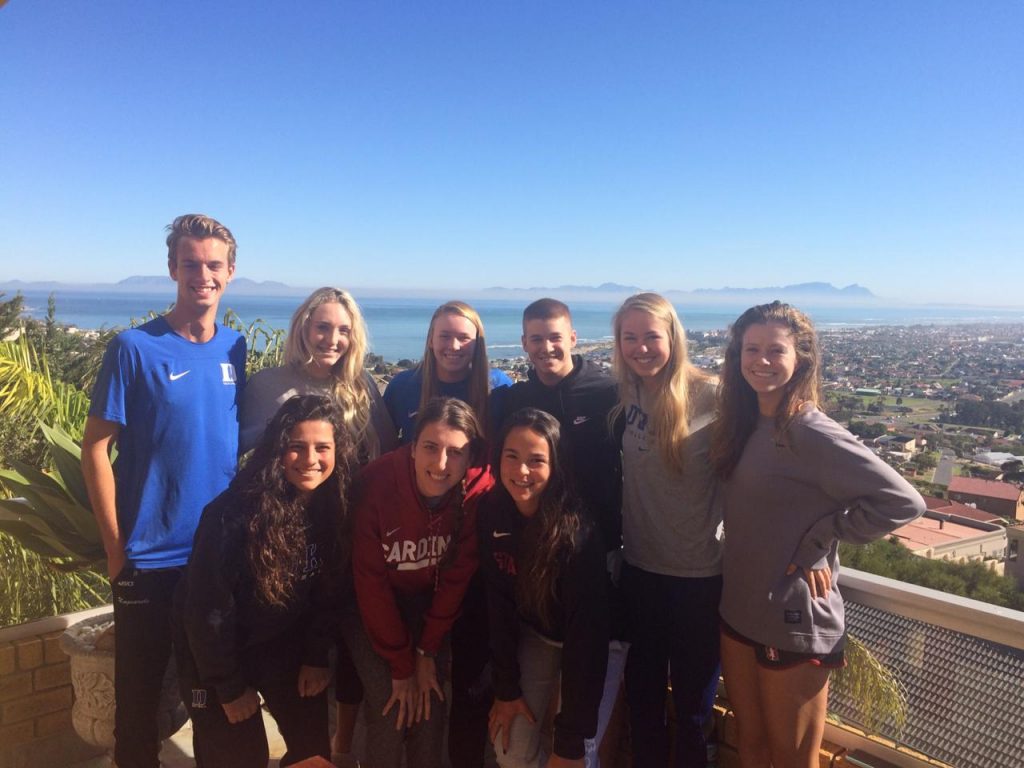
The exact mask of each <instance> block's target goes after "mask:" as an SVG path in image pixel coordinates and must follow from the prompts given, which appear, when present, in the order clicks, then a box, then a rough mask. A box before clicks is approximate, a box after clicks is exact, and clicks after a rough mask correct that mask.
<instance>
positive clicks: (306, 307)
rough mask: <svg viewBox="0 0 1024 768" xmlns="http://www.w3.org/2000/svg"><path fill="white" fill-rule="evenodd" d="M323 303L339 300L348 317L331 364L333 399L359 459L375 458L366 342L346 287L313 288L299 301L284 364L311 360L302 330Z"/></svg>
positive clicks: (356, 307) (362, 323) (363, 327)
mask: <svg viewBox="0 0 1024 768" xmlns="http://www.w3.org/2000/svg"><path fill="white" fill-rule="evenodd" d="M323 304H340V305H341V307H342V309H344V310H345V311H346V312H347V313H348V315H349V317H351V318H352V330H351V333H350V334H349V342H348V349H347V350H346V352H345V354H344V355H343V356H342V358H341V359H340V360H339V361H338V362H336V363H335V364H334V365H333V366H332V367H331V383H332V393H333V395H334V399H335V400H336V401H337V404H338V409H339V411H340V412H341V418H342V421H343V422H344V424H345V426H346V427H347V428H348V429H349V431H350V433H351V434H352V437H353V439H354V441H355V443H356V445H358V446H359V452H360V454H363V455H361V456H360V459H361V460H369V459H373V458H376V457H377V455H378V454H379V453H380V439H379V437H378V436H377V432H376V430H375V429H374V428H373V419H372V418H371V417H370V406H371V404H372V402H373V401H372V399H371V397H370V389H369V383H368V381H367V377H366V372H365V370H364V369H363V363H364V361H365V359H366V349H367V346H368V341H367V336H366V322H365V321H364V320H363V313H362V312H361V311H360V310H359V305H358V304H357V303H356V300H355V299H353V298H352V295H351V294H350V293H349V292H348V291H344V290H342V289H341V288H330V287H325V288H317V289H316V290H315V291H313V293H311V294H310V295H309V297H308V298H307V299H306V300H305V301H304V302H302V304H300V305H299V308H298V309H296V310H295V314H294V315H292V322H291V325H290V326H289V328H288V338H287V339H285V342H284V359H285V364H287V365H291V366H294V367H296V368H305V366H307V365H309V363H311V362H312V361H313V350H312V349H310V348H309V343H308V342H307V341H306V332H307V331H308V330H309V323H310V321H311V320H312V317H313V313H314V312H315V311H316V308H317V307H319V306H321V305H323Z"/></svg>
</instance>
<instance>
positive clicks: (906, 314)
mask: <svg viewBox="0 0 1024 768" xmlns="http://www.w3.org/2000/svg"><path fill="white" fill-rule="evenodd" d="M22 293H23V295H24V296H25V306H26V312H27V314H29V315H31V316H32V317H35V318H40V319H41V318H44V317H46V305H47V297H48V295H49V294H48V293H46V292H39V291H23V292H22ZM5 298H7V297H5ZM357 299H358V297H357ZM173 300H174V294H173V292H169V293H168V294H167V295H166V296H165V295H163V294H155V293H108V294H97V293H84V292H75V291H66V290H61V291H57V292H56V302H57V304H56V312H57V321H58V322H60V323H62V324H66V325H74V326H77V327H79V328H84V329H98V328H112V327H122V328H126V327H128V326H129V325H130V324H131V320H132V318H137V319H142V318H144V317H145V316H146V314H147V313H148V312H150V311H151V310H152V311H155V312H163V311H165V310H166V309H167V308H168V306H169V305H170V303H171V302H172V301H173ZM301 301H302V298H301V297H295V296H249V295H237V296H232V295H231V293H230V292H229V293H228V294H227V295H226V296H225V297H224V299H223V301H222V302H221V309H222V310H225V309H229V308H230V309H232V310H234V312H235V313H237V314H238V316H239V317H240V318H241V320H242V321H243V322H245V323H251V322H254V321H256V320H257V319H260V320H263V321H264V322H266V323H267V324H269V325H270V326H271V327H273V328H282V329H287V328H288V324H289V322H290V320H291V315H292V312H294V311H295V308H296V307H297V306H298V305H299V304H300V303H301ZM438 303H439V302H438V301H437V300H436V299H403V298H393V299H391V298H375V299H366V300H360V302H359V305H360V307H361V308H362V310H363V314H364V315H365V316H366V322H367V325H368V326H369V330H370V345H371V349H372V351H373V352H375V353H377V354H379V355H382V356H383V357H384V359H385V360H392V361H394V360H400V359H402V358H409V359H412V360H417V359H419V358H420V357H421V356H422V354H423V347H424V341H425V338H426V333H427V326H428V324H429V323H430V316H431V315H432V314H433V312H434V310H435V309H436V308H437V306H438ZM471 303H472V305H473V306H474V307H475V308H476V310H477V311H478V312H479V313H480V316H481V317H482V319H483V322H484V329H485V331H486V337H487V349H488V352H489V353H490V356H491V357H493V358H499V357H516V356H519V355H521V354H522V347H521V346H520V343H519V338H520V335H521V334H522V327H521V322H522V311H523V307H524V306H525V302H524V301H507V300H493V299H492V300H479V301H474V302H471ZM571 308H572V313H573V324H574V325H575V327H576V331H577V334H578V336H579V339H580V341H581V342H596V341H607V340H610V339H611V319H612V314H613V313H614V312H615V309H616V305H614V304H607V303H600V304H596V303H595V304H590V303H581V302H572V304H571ZM802 308H803V309H805V311H807V312H808V313H809V314H810V315H811V317H812V319H813V320H814V322H815V324H816V325H817V326H818V327H819V328H828V327H833V326H861V325H864V326H868V325H949V324H957V323H1024V310H1004V309H984V308H976V307H974V308H968V307H951V308H945V307H944V308H936V307H886V308H880V307H871V308H858V307H849V306H844V307H828V308H815V307H811V306H807V307H802ZM677 309H678V311H679V313H680V316H681V317H682V319H683V324H684V325H685V326H686V327H687V328H688V329H690V330H697V331H710V330H718V329H725V328H727V327H728V325H729V324H730V323H731V322H732V321H733V320H735V319H736V317H737V316H738V315H739V313H740V312H742V311H743V310H744V309H746V306H745V305H744V306H740V305H736V306H715V307H707V306H687V305H685V304H684V305H677Z"/></svg>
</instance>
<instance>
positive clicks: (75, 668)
mask: <svg viewBox="0 0 1024 768" xmlns="http://www.w3.org/2000/svg"><path fill="white" fill-rule="evenodd" d="M168 631H170V630H168ZM60 647H61V648H62V649H63V650H64V652H65V653H66V654H67V655H68V656H69V657H70V658H71V685H72V687H73V688H74V690H75V703H74V705H73V706H72V709H71V722H72V724H73V725H74V728H75V732H76V733H77V734H78V735H79V736H81V737H82V739H83V740H84V741H85V742H86V743H88V744H93V745H95V746H97V747H103V748H105V749H113V748H114V614H113V612H110V613H104V614H100V615H99V616H94V617H93V618H91V619H85V620H84V621H80V622H78V623H77V624H75V625H73V626H71V627H68V628H67V629H66V630H65V631H64V634H63V635H61V638H60ZM157 718H158V726H159V731H160V738H161V739H166V738H167V737H168V736H171V735H172V734H173V733H175V732H176V731H177V730H178V729H179V728H181V726H183V725H184V724H185V721H186V720H188V713H187V711H186V710H185V705H184V704H182V703H181V696H180V695H179V693H178V680H177V673H176V671H175V668H174V658H173V657H172V658H171V663H170V664H169V665H168V668H167V674H166V675H165V676H164V684H163V689H162V691H161V692H160V705H159V708H158V713H157Z"/></svg>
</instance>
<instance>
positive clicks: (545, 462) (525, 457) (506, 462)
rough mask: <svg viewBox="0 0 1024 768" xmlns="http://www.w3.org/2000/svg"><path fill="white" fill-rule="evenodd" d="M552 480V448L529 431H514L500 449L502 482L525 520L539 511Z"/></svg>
mask: <svg viewBox="0 0 1024 768" xmlns="http://www.w3.org/2000/svg"><path fill="white" fill-rule="evenodd" d="M550 480H551V446H549V445H548V441H547V439H546V438H545V437H544V436H543V435H540V434H538V433H537V432H534V431H533V430H532V429H530V428H529V427H513V428H512V429H511V430H509V433H508V435H507V436H506V437H505V443H504V444H503V445H502V448H501V482H502V485H504V486H505V490H506V491H508V495H509V496H511V497H512V501H513V502H515V505H516V509H518V510H519V513H520V514H521V515H523V516H525V517H532V516H533V515H535V514H536V512H537V510H538V509H540V499H541V495H542V494H543V493H544V489H545V488H547V487H548V482H549V481H550Z"/></svg>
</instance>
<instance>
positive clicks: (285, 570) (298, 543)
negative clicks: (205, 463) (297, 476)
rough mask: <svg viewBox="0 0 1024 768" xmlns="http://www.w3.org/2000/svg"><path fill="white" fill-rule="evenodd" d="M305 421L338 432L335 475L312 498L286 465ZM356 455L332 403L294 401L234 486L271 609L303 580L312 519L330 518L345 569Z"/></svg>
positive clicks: (312, 398) (249, 554)
mask: <svg viewBox="0 0 1024 768" xmlns="http://www.w3.org/2000/svg"><path fill="white" fill-rule="evenodd" d="M304 421H325V422H327V423H328V424H330V425H331V429H332V431H333V433H334V472H333V474H332V475H331V477H330V478H328V479H327V480H326V481H325V482H324V483H322V484H321V485H320V487H319V488H317V489H316V491H314V493H313V496H312V497H310V498H308V499H305V498H303V497H302V496H301V495H300V494H298V493H297V492H296V489H295V487H294V486H293V485H292V484H291V483H290V482H288V480H287V479H286V478H285V475H284V470H283V468H282V466H281V456H282V455H283V454H284V452H285V450H286V449H287V447H288V442H289V439H290V436H291V432H292V430H293V429H294V428H295V426H296V425H298V424H300V423H302V422H304ZM353 453H354V448H353V444H352V438H351V436H350V435H349V433H348V431H347V430H346V429H345V427H344V424H343V422H342V420H341V415H340V413H339V412H338V408H337V406H336V405H335V404H334V402H333V401H332V400H331V399H330V398H328V397H324V396H323V395H303V396H300V397H293V398H291V399H290V400H288V401H286V402H285V403H284V404H283V405H282V406H281V407H280V409H278V411H277V413H276V414H274V418H272V419H271V420H270V423H269V424H267V428H266V429H265V430H264V432H263V437H262V438H261V440H260V442H259V444H258V445H257V446H256V448H255V450H254V451H253V452H252V455H251V456H250V457H249V460H248V461H246V463H245V464H244V465H243V466H242V468H241V469H240V470H239V471H238V474H237V475H235V479H234V480H233V481H232V482H231V491H232V492H233V493H234V494H236V496H237V498H238V503H237V504H235V505H233V511H234V512H235V513H236V514H239V515H244V516H245V517H246V518H247V520H246V528H247V532H248V536H247V538H246V558H247V561H248V563H249V568H250V570H251V572H252V577H253V580H254V582H255V586H256V592H257V595H258V596H259V597H261V598H262V599H263V600H264V601H265V602H266V603H268V604H269V605H278V606H281V605H284V604H285V602H286V601H287V600H288V598H289V597H290V596H291V595H292V593H293V588H294V586H295V582H296V580H297V579H298V576H299V574H298V573H296V566H295V564H296V563H297V562H299V561H300V559H301V558H302V556H303V553H304V551H305V548H306V537H307V529H308V527H309V522H310V518H311V517H312V516H315V515H324V516H325V519H324V520H323V521H322V522H323V523H324V524H326V525H328V526H330V527H331V528H332V529H333V530H334V532H335V537H334V538H335V548H336V552H335V556H334V557H332V558H330V560H329V562H333V563H335V564H337V565H339V567H340V566H341V564H342V561H344V560H346V559H347V558H346V556H345V547H344V546H343V545H342V540H341V536H342V529H343V527H344V522H345V518H346V516H347V502H346V498H345V497H346V493H347V491H348V484H349V480H350V478H351V461H352V457H353Z"/></svg>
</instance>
